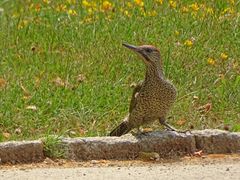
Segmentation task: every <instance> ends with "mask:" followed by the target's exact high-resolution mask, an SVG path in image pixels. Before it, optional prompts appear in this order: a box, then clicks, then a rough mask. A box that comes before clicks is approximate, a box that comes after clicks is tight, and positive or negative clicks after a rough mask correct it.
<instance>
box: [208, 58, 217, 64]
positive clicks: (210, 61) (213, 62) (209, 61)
mask: <svg viewBox="0 0 240 180" xmlns="http://www.w3.org/2000/svg"><path fill="white" fill-rule="evenodd" d="M207 63H208V64H210V65H215V64H216V61H215V60H214V59H213V58H208V59H207Z"/></svg>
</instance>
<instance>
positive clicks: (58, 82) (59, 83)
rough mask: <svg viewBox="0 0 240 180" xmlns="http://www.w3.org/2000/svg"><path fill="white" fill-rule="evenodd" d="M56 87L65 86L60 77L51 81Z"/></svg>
mask: <svg viewBox="0 0 240 180" xmlns="http://www.w3.org/2000/svg"><path fill="white" fill-rule="evenodd" d="M52 82H53V83H54V84H55V85H56V86H59V87H64V86H65V81H63V80H62V79H61V78H60V77H56V78H55V79H53V81H52Z"/></svg>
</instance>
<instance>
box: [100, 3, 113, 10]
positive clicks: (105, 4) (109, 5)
mask: <svg viewBox="0 0 240 180" xmlns="http://www.w3.org/2000/svg"><path fill="white" fill-rule="evenodd" d="M102 8H103V10H104V11H108V10H111V9H112V4H111V3H110V2H109V1H103V4H102Z"/></svg>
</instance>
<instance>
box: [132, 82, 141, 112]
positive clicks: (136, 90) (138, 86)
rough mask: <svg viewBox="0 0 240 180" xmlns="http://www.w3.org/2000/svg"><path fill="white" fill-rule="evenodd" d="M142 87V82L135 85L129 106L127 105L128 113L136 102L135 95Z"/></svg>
mask: <svg viewBox="0 0 240 180" xmlns="http://www.w3.org/2000/svg"><path fill="white" fill-rule="evenodd" d="M141 88H142V83H139V84H137V85H136V86H135V88H134V90H133V93H132V99H131V102H130V107H129V113H131V112H132V110H133V109H134V108H135V106H136V104H137V96H138V94H139V91H140V90H141Z"/></svg>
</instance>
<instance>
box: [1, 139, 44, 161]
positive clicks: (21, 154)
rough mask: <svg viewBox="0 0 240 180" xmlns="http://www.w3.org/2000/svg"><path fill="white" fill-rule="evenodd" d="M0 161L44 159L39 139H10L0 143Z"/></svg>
mask: <svg viewBox="0 0 240 180" xmlns="http://www.w3.org/2000/svg"><path fill="white" fill-rule="evenodd" d="M0 159H1V163H26V162H39V161H42V160H43V159H44V155H43V144H42V142H41V141H39V140H38V141H10V142H4V143H0Z"/></svg>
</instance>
